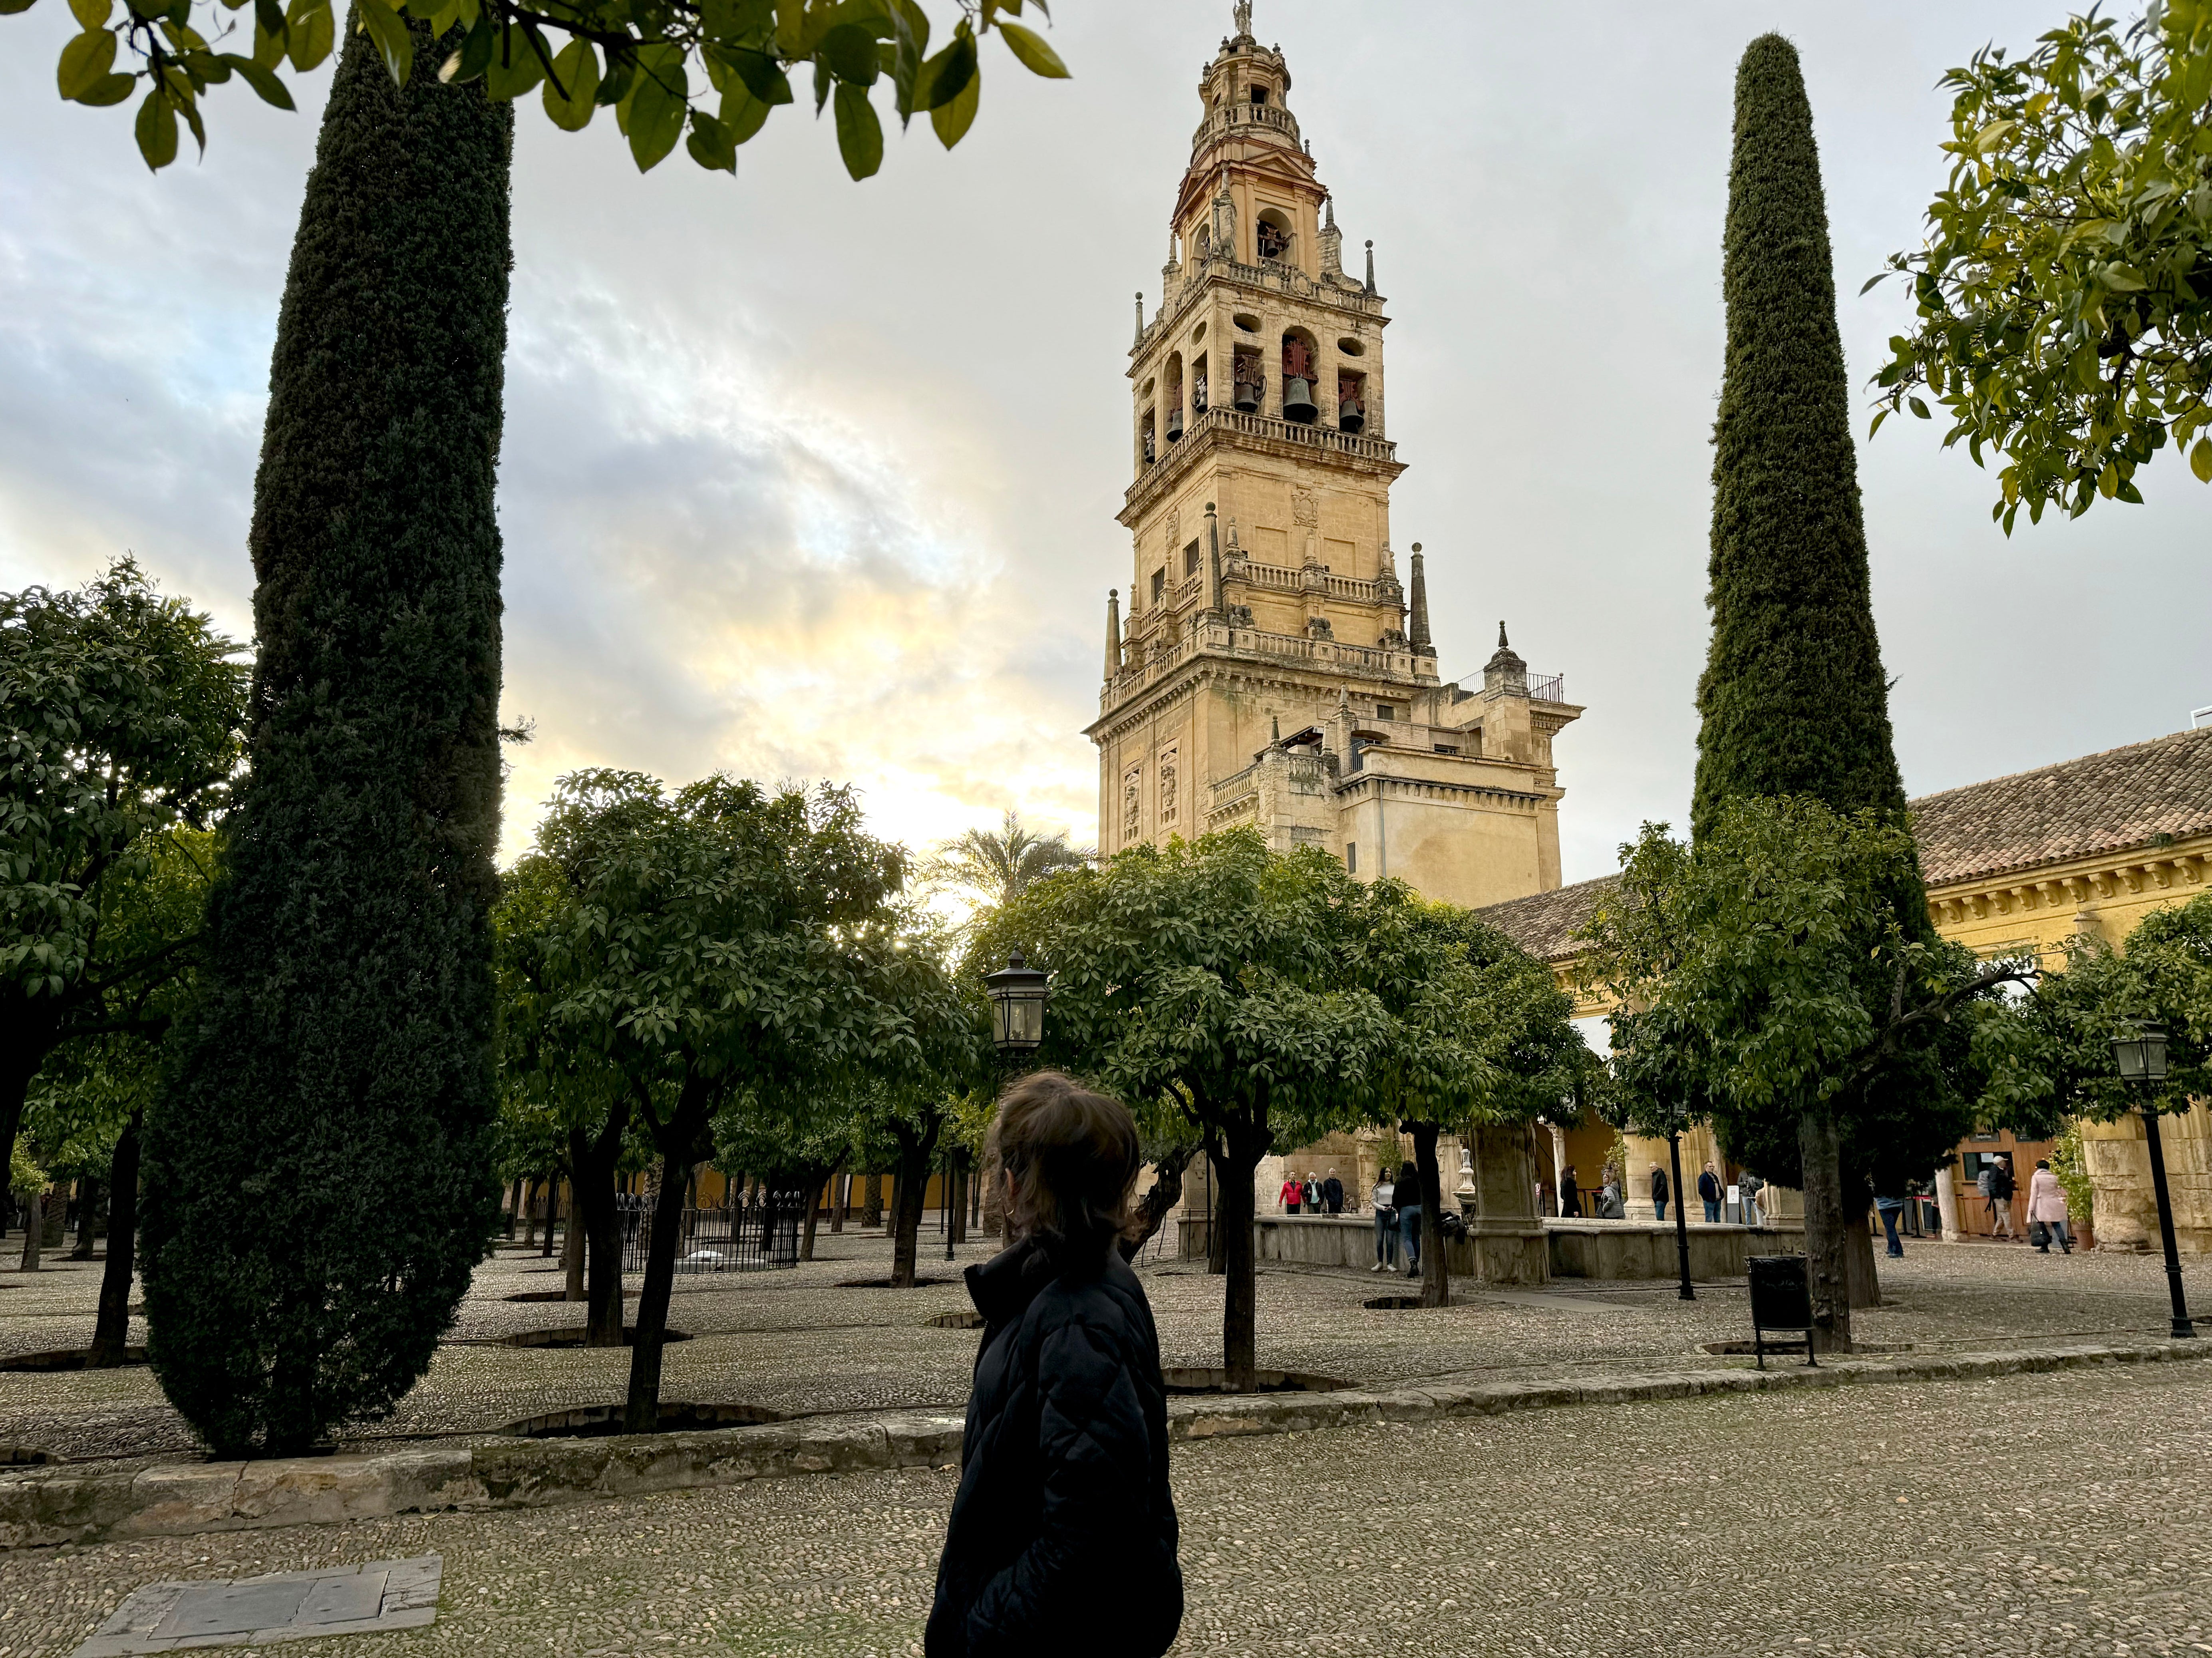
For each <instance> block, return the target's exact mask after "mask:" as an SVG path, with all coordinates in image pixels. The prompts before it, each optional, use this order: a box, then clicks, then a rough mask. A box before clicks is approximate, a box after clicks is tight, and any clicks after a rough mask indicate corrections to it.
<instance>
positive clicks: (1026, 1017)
mask: <svg viewBox="0 0 2212 1658" xmlns="http://www.w3.org/2000/svg"><path fill="white" fill-rule="evenodd" d="M1047 982H1048V979H1047V975H1044V974H1042V973H1040V972H1038V971H1037V970H1036V969H1035V968H1033V967H1031V966H1030V964H1029V963H1028V962H1027V961H1026V960H1024V957H1023V956H1022V952H1021V951H1020V950H1016V951H1015V952H1014V953H1013V954H1012V955H1011V956H1009V957H1006V966H1004V967H1002V968H1000V969H999V970H998V971H997V972H996V973H990V974H986V975H984V978H983V987H984V989H985V990H986V991H987V992H988V993H990V997H991V1043H992V1046H993V1047H994V1048H997V1049H998V1050H999V1057H1000V1060H1003V1061H1005V1062H1006V1065H1007V1066H1008V1067H1009V1068H1011V1067H1012V1066H1016V1065H1018V1064H1019V1063H1020V1062H1021V1061H1022V1060H1025V1059H1027V1058H1028V1057H1029V1056H1030V1054H1034V1053H1035V1052H1036V1047H1037V1044H1038V1043H1039V1042H1042V1041H1043V1040H1044V1004H1045V999H1046V998H1047V997H1048V996H1049V995H1050V994H1051V992H1050V991H1049V990H1048V989H1047V988H1046V984H1047Z"/></svg>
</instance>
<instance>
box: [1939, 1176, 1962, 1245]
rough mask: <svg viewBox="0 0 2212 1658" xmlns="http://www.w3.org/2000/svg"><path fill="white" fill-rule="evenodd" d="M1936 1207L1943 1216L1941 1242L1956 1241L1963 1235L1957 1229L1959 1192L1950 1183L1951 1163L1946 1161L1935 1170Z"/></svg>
mask: <svg viewBox="0 0 2212 1658" xmlns="http://www.w3.org/2000/svg"><path fill="white" fill-rule="evenodd" d="M1936 1208H1937V1209H1938V1210H1940V1211H1941V1212H1942V1216H1943V1242H1946V1243H1956V1242H1959V1240H1960V1237H1961V1236H1964V1234H1962V1233H1961V1232H1960V1230H1959V1193H1958V1191H1957V1189H1956V1188H1955V1187H1953V1186H1952V1184H1951V1165H1950V1164H1949V1163H1945V1164H1944V1165H1943V1166H1942V1168H1941V1169H1937V1170H1936Z"/></svg>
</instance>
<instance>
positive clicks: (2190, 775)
mask: <svg viewBox="0 0 2212 1658" xmlns="http://www.w3.org/2000/svg"><path fill="white" fill-rule="evenodd" d="M1912 828H1913V835H1914V837H1915V838H1916V839H1917V841H1918V842H1919V846H1920V868H1921V872H1922V875H1923V878H1924V879H1925V880H1926V881H1927V883H1928V884H1929V886H1930V887H1944V886H1949V885H1951V884H1954V883H1956V882H1960V881H1968V880H1972V879H1975V878H1986V877H1989V876H1992V875H2002V874H2005V873H2008V872H2011V871H2014V870H2025V869H2033V868H2034V867H2036V866H2037V865H2041V864H2058V863H2064V862H2066V861H2067V860H2069V859H2075V858H2092V857H2094V856H2096V855H2097V854H2098V853H2110V852H2124V851H2127V850H2129V849H2130V848H2132V847H2148V846H2149V845H2151V844H2152V842H2153V841H2155V840H2156V839H2157V837H2158V836H2160V835H2172V837H2173V838H2174V839H2175V840H2176V841H2186V840H2189V839H2191V838H2192V837H2195V836H2199V835H2212V726H2206V727H2204V728H2203V729H2202V730H2199V731H2192V732H2174V733H2173V734H2172V735H2171V736H2168V737H2160V738H2153V739H2152V740H2151V741H2149V742H2148V743H2135V744H2130V745H2129V746H2128V747H2126V748H2124V749H2107V750H2105V751H2104V752H2103V753H2102V754H2088V755H2084V756H2081V758H2080V759H2079V760H2062V761H2060V762H2058V763H2057V765H2055V766H2043V767H2039V768H2037V769H2036V770H2034V771H2023V772H2015V774H2013V775H2011V776H2010V777H1993V778H1991V779H1990V780H1989V781H1988V782H1986V783H1969V784H1967V785H1966V786H1965V787H1963V788H1955V789H1945V790H1944V791H1942V793H1940V794H1923V795H1922V796H1921V797H1920V799H1917V800H1915V801H1914V802H1912ZM1619 879H1620V878H1619V877H1618V876H1613V875H1601V876H1600V877H1598V878H1597V879H1596V880H1595V881H1581V882H1577V884H1575V885H1573V886H1571V887H1561V888H1560V889H1559V890H1558V891H1556V892H1538V893H1533V894H1531V895H1530V896H1528V897H1526V898H1509V899H1507V900H1506V901H1505V902H1504V903H1502V904H1492V905H1491V906H1490V907H1489V908H1486V909H1484V910H1482V911H1480V912H1479V913H1480V914H1481V916H1482V919H1483V920H1486V921H1487V922H1489V923H1490V924H1491V925H1492V926H1494V927H1497V928H1498V930H1499V931H1501V932H1504V934H1505V935H1506V936H1507V937H1508V938H1511V939H1512V940H1513V941H1514V942H1515V943H1516V944H1519V945H1520V946H1521V947H1522V949H1523V950H1527V951H1528V953H1529V954H1530V955H1532V956H1534V957H1537V958H1538V959H1539V960H1540V961H1547V962H1559V961H1565V959H1567V958H1568V957H1571V956H1573V955H1575V954H1577V952H1578V951H1579V950H1580V949H1581V946H1580V945H1579V944H1577V943H1576V942H1575V934H1576V933H1577V932H1579V931H1581V929H1582V928H1583V926H1584V925H1585V924H1586V923H1587V922H1588V921H1589V917H1590V912H1591V910H1593V909H1594V908H1596V905H1597V902H1598V900H1599V899H1600V898H1601V896H1604V894H1605V893H1606V892H1607V890H1610V889H1611V888H1612V886H1613V884H1614V883H1615V882H1616V881H1617V880H1619Z"/></svg>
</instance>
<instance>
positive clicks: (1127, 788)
mask: <svg viewBox="0 0 2212 1658" xmlns="http://www.w3.org/2000/svg"><path fill="white" fill-rule="evenodd" d="M1144 803H1145V771H1144V768H1143V767H1141V766H1132V767H1130V768H1129V769H1128V770H1127V771H1126V772H1123V773H1122V774H1121V839H1122V840H1123V841H1125V842H1126V841H1134V840H1136V839H1137V838H1138V837H1139V836H1140V835H1142V834H1143V833H1144V829H1145V811H1144Z"/></svg>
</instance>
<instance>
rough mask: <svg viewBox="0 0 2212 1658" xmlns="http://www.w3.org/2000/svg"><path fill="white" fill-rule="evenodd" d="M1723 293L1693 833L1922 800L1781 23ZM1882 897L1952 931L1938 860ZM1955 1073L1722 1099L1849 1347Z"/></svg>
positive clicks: (1896, 1075)
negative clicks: (1915, 795)
mask: <svg viewBox="0 0 2212 1658" xmlns="http://www.w3.org/2000/svg"><path fill="white" fill-rule="evenodd" d="M1723 292H1724V294H1725V296H1726V300H1727V305H1728V357H1727V365H1726V368H1725V372H1724V374H1723V380H1722V383H1721V400H1720V411H1719V415H1718V418H1717V422H1716V425H1715V431H1714V449H1715V452H1714V458H1713V528H1712V557H1711V564H1710V566H1709V570H1710V574H1711V584H1712V585H1711V592H1709V594H1708V595H1707V599H1706V602H1707V604H1709V605H1710V607H1711V610H1712V617H1713V631H1712V643H1711V650H1710V653H1709V654H1708V656H1707V659H1706V663H1705V674H1704V677H1702V678H1701V679H1700V680H1699V683H1698V711H1699V714H1700V715H1701V716H1702V717H1703V724H1702V726H1701V727H1700V729H1699V734H1698V774H1697V785H1696V791H1695V793H1694V795H1693V796H1692V804H1691V811H1690V817H1691V826H1692V831H1693V833H1694V834H1696V835H1705V834H1706V833H1708V832H1710V831H1711V829H1712V828H1713V826H1714V825H1715V823H1717V821H1718V819H1719V816H1720V813H1721V811H1722V810H1723V807H1724V806H1725V805H1726V804H1727V802H1729V800H1730V799H1737V798H1741V797H1745V796H1762V795H1764V796H1772V795H1804V796H1809V797H1811V798H1812V799H1816V800H1819V801H1820V802H1822V803H1823V804H1824V805H1828V806H1830V807H1832V808H1833V809H1834V810H1836V811H1845V812H1851V811H1868V810H1872V811H1877V812H1881V813H1884V814H1888V813H1895V814H1897V815H1898V816H1899V817H1902V816H1903V814H1904V811H1905V785H1904V780H1903V778H1902V776H1901V774H1899V770H1898V765H1897V756H1896V752H1895V750H1894V748H1893V745H1892V741H1891V731H1890V721H1889V692H1888V683H1887V678H1886V677H1885V676H1884V674H1883V672H1882V665H1881V642H1880V641H1879V639H1878V638H1877V637H1876V635H1875V622H1874V607H1873V604H1872V601H1871V598H1870V596H1869V580H1868V572H1867V544H1866V525H1865V520H1864V519H1863V515H1862V513H1861V511H1860V504H1859V487H1858V461H1857V451H1856V449H1855V448H1854V446H1853V444H1852V441H1851V430H1850V418H1851V416H1850V387H1849V385H1848V382H1847V380H1846V378H1845V374H1844V349H1843V341H1842V338H1841V337H1840V335H1839V334H1838V330H1837V326H1836V288H1835V276H1834V270H1833V264H1832V256H1831V253H1830V250H1829V246H1828V216H1827V207H1826V200H1825V198H1824V196H1823V193H1822V191H1821V187H1820V153H1819V150H1818V149H1817V148H1816V147H1815V145H1814V139H1813V110H1812V106H1811V104H1810V102H1809V101H1808V99H1807V98H1806V95H1805V82H1804V76H1803V75H1802V72H1801V70H1800V69H1799V66H1798V61H1797V51H1796V47H1795V46H1791V45H1790V42H1789V41H1788V40H1786V39H1784V38H1783V37H1782V36H1780V35H1778V34H1767V35H1762V36H1760V37H1759V39H1756V40H1753V42H1752V43H1751V45H1750V46H1749V47H1748V48H1747V50H1746V51H1745V52H1744V55H1743V61H1742V62H1741V64H1740V65H1739V66H1738V68H1737V70H1736V83H1735V154H1734V156H1733V158H1732V160H1731V161H1730V164H1729V210H1728V228H1727V234H1726V237H1725V266H1724V272H1723ZM1870 902H1878V903H1885V904H1890V905H1893V906H1894V907H1895V910H1896V913H1897V916H1898V920H1899V926H1901V927H1902V928H1903V930H1904V932H1905V935H1906V936H1907V937H1908V938H1915V939H1924V938H1930V937H1932V936H1933V934H1932V928H1931V926H1930V923H1929V919H1928V913H1927V905H1926V898H1925V894H1924V892H1923V889H1922V886H1921V884H1920V880H1919V878H1918V876H1917V872H1911V873H1908V874H1907V875H1906V876H1905V878H1903V879H1902V880H1901V881H1900V884H1899V889H1898V890H1895V891H1893V892H1888V893H1882V894H1877V895H1872V896H1871V898H1870ZM1870 988H1871V987H1870ZM1940 1072H1941V1067H1940V1066H1937V1065H1935V1064H1933V1063H1932V1062H1930V1060H1929V1058H1928V1056H1926V1055H1924V1054H1923V1055H1917V1056H1914V1057H1913V1058H1912V1059H1911V1060H1910V1061H1909V1062H1904V1063H1901V1064H1900V1065H1899V1066H1898V1067H1896V1068H1894V1069H1893V1072H1891V1073H1890V1074H1887V1075H1885V1076H1884V1077H1883V1078H1881V1079H1880V1083H1879V1084H1878V1085H1876V1086H1874V1087H1870V1088H1868V1089H1866V1090H1862V1092H1861V1096H1860V1097H1858V1098H1857V1099H1853V1100H1847V1101H1843V1102H1838V1104H1837V1105H1836V1107H1835V1108H1834V1109H1833V1110H1832V1111H1831V1110H1809V1111H1802V1112H1801V1111H1798V1110H1796V1109H1793V1108H1783V1109H1781V1110H1778V1111H1775V1112H1762V1113H1752V1112H1745V1111H1741V1110H1739V1109H1730V1108H1723V1109H1722V1110H1720V1111H1718V1112H1717V1113H1716V1122H1717V1127H1719V1129H1720V1131H1721V1133H1722V1137H1723V1139H1724V1140H1725V1141H1726V1142H1727V1143H1728V1144H1729V1147H1730V1149H1731V1151H1734V1152H1735V1155H1736V1156H1738V1157H1741V1158H1742V1159H1743V1160H1744V1161H1745V1162H1747V1163H1750V1164H1751V1165H1752V1166H1753V1168H1755V1169H1759V1172H1760V1173H1762V1174H1764V1175H1767V1176H1768V1177H1769V1178H1770V1179H1773V1180H1776V1181H1780V1182H1781V1183H1783V1184H1785V1185H1795V1186H1797V1187H1800V1188H1801V1189H1802V1191H1803V1193H1804V1194H1805V1215H1806V1241H1807V1251H1808V1254H1809V1255H1810V1256H1811V1258H1812V1263H1813V1276H1814V1300H1815V1303H1816V1305H1817V1306H1819V1307H1820V1308H1821V1309H1824V1311H1825V1312H1826V1317H1827V1324H1826V1327H1827V1328H1828V1330H1829V1332H1830V1334H1831V1336H1832V1339H1833V1340H1834V1344H1835V1345H1839V1346H1843V1345H1849V1343H1850V1304H1849V1297H1848V1294H1847V1293H1846V1291H1845V1282H1846V1278H1847V1276H1848V1274H1847V1269H1846V1266H1845V1256H1844V1248H1845V1228H1846V1225H1847V1223H1848V1221H1849V1219H1850V1216H1851V1215H1854V1214H1857V1215H1863V1213H1864V1211H1865V1207H1866V1204H1865V1201H1864V1198H1863V1189H1864V1185H1865V1178H1866V1175H1868V1173H1869V1171H1870V1170H1873V1169H1877V1168H1881V1169H1883V1170H1884V1172H1885V1174H1887V1172H1888V1170H1887V1167H1886V1165H1887V1164H1888V1163H1891V1162H1896V1163H1900V1164H1901V1165H1903V1167H1904V1169H1905V1171H1907V1172H1911V1173H1914V1174H1918V1173H1922V1172H1924V1171H1925V1169H1927V1168H1928V1167H1929V1166H1931V1165H1932V1163H1933V1162H1934V1161H1935V1158H1936V1156H1937V1155H1938V1152H1939V1151H1940V1150H1941V1149H1943V1148H1948V1145H1952V1144H1954V1143H1955V1142H1956V1139H1957V1138H1958V1135H1959V1134H1960V1133H1962V1132H1964V1131H1963V1128H1962V1127H1960V1123H1959V1121H1958V1118H1957V1114H1956V1110H1955V1104H1956V1102H1955V1098H1954V1096H1953V1095H1952V1092H1951V1090H1949V1088H1948V1084H1946V1083H1945V1082H1944V1080H1943V1078H1942V1075H1941V1074H1940ZM1946 1105H1948V1106H1951V1107H1952V1108H1951V1109H1946V1108H1944V1107H1945V1106H1946ZM1947 1137H1948V1138H1947ZM1846 1193H1850V1199H1848V1200H1847V1199H1846V1195H1845V1194H1846ZM1871 1262H1872V1257H1871V1255H1870V1254H1869V1255H1868V1256H1867V1257H1866V1261H1865V1267H1866V1270H1867V1271H1868V1272H1869V1286H1870V1272H1871Z"/></svg>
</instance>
